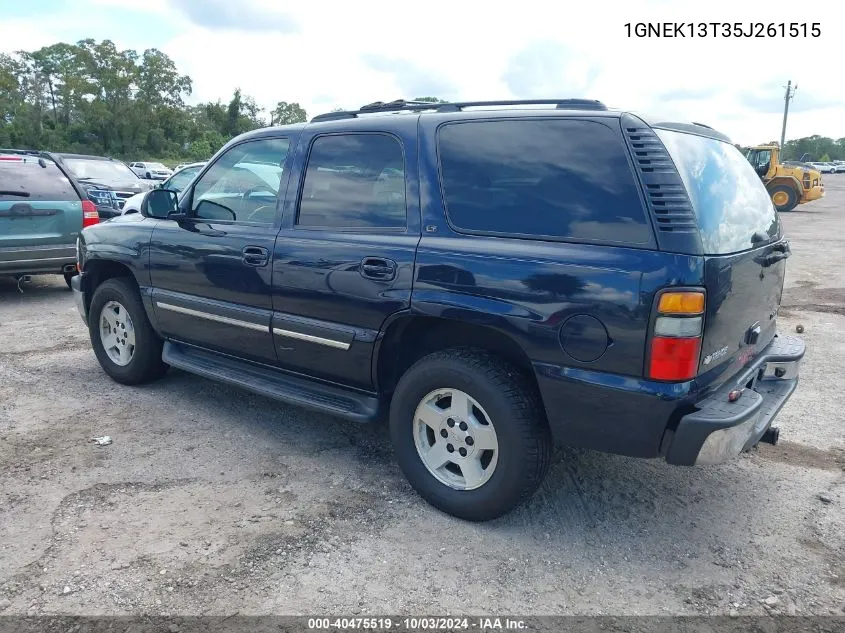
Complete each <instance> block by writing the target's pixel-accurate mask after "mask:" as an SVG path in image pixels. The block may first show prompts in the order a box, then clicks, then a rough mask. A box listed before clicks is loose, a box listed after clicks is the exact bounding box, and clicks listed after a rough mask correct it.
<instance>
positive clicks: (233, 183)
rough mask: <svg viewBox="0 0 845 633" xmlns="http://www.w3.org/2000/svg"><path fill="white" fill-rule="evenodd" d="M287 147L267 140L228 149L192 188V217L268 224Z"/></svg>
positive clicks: (273, 212) (282, 142)
mask: <svg viewBox="0 0 845 633" xmlns="http://www.w3.org/2000/svg"><path fill="white" fill-rule="evenodd" d="M289 145H290V142H289V141H288V139H286V138H268V139H261V140H258V141H248V142H246V143H241V144H240V145H236V146H234V147H232V148H231V149H229V150H228V151H227V152H226V153H225V154H223V155H222V156H221V157H220V158H219V159H217V161H216V162H215V163H214V164H213V165H212V166H211V168H210V169H209V170H208V171H207V172H205V173H204V174H203V175H202V177H201V178H200V179H199V180H198V181H197V184H196V185H195V186H194V193H193V201H192V206H191V208H192V211H193V212H194V215H196V216H197V217H199V218H204V219H207V220H235V221H238V222H259V223H262V224H272V223H273V220H274V219H275V217H276V202H277V196H278V195H279V187H280V183H281V178H282V172H283V166H284V164H285V159H286V158H287V155H288V147H289Z"/></svg>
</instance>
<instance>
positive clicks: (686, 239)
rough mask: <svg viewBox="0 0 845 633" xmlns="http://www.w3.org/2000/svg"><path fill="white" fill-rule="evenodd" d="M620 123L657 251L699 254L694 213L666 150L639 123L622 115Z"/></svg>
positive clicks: (652, 131)
mask: <svg viewBox="0 0 845 633" xmlns="http://www.w3.org/2000/svg"><path fill="white" fill-rule="evenodd" d="M620 122H621V125H622V133H623V136H624V137H625V142H626V143H627V145H628V149H629V151H630V152H631V158H632V159H633V163H634V169H635V171H636V172H637V177H638V179H639V182H640V185H641V186H642V190H643V194H644V198H645V202H646V206H647V207H648V210H649V213H650V214H651V218H652V221H653V223H654V228H655V233H656V235H657V241H658V245H659V246H660V250H666V251H672V252H679V253H686V254H691V255H697V254H700V253H701V236H700V233H699V229H698V223H697V221H696V217H695V213H694V212H693V209H692V204H691V203H690V200H689V196H687V190H686V187H685V186H684V183H683V181H682V180H681V176H680V174H678V170H677V169H676V168H675V163H674V162H672V158H671V157H670V156H669V152H668V151H667V150H666V147H665V146H664V145H663V143H662V141H661V140H660V138H659V137H658V136H657V134H655V132H654V130H652V129H651V127H649V126H648V124H646V123H645V122H644V121H642V120H641V119H638V118H637V117H635V116H633V115H630V114H624V115H623V116H622V117H621V119H620Z"/></svg>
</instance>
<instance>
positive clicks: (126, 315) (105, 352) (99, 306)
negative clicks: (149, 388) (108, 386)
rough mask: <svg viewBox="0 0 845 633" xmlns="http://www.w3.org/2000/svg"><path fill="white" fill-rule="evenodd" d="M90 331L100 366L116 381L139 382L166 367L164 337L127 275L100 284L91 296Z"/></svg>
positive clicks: (158, 373)
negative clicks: (163, 350) (153, 326)
mask: <svg viewBox="0 0 845 633" xmlns="http://www.w3.org/2000/svg"><path fill="white" fill-rule="evenodd" d="M88 331H89V333H90V336H91V345H92V347H93V348H94V353H95V354H96V355H97V360H98V361H100V366H101V367H102V368H103V370H104V371H105V372H106V373H107V374H108V375H109V376H111V377H112V378H113V379H114V380H116V381H117V382H120V383H123V384H125V385H136V384H139V383H143V382H148V381H150V380H154V379H156V378H158V377H159V376H161V375H162V374H164V372H165V371H167V365H166V364H164V363H163V362H162V360H161V349H162V345H163V343H162V340H161V339H160V338H159V337H158V335H157V334H156V333H155V330H153V328H152V326H151V325H150V322H149V320H148V319H147V313H146V312H145V310H144V306H143V304H142V303H141V298H140V297H139V296H138V290H137V289H136V288H135V286H134V284H133V283H132V282H131V281H129V280H128V279H123V278H118V279H109V280H107V281H105V282H103V283H102V284H100V286H99V287H98V288H97V290H96V291H95V292H94V296H93V297H92V298H91V308H90V310H89V312H88Z"/></svg>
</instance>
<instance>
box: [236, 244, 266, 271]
mask: <svg viewBox="0 0 845 633" xmlns="http://www.w3.org/2000/svg"><path fill="white" fill-rule="evenodd" d="M241 252H242V254H243V263H244V264H246V265H247V266H256V267H261V266H266V265H267V262H268V261H270V251H269V250H267V249H266V248H264V247H263V246H245V247H244V250H243V251H241Z"/></svg>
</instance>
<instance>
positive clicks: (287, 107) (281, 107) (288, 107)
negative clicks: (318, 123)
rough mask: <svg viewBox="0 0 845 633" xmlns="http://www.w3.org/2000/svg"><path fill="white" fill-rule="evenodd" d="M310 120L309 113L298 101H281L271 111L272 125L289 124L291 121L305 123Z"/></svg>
mask: <svg viewBox="0 0 845 633" xmlns="http://www.w3.org/2000/svg"><path fill="white" fill-rule="evenodd" d="M307 120H308V114H307V113H306V112H305V109H304V108H303V107H302V106H300V105H299V104H298V103H296V102H294V103H288V102H287V101H279V103H277V104H276V107H275V108H273V111H272V112H270V125H288V124H290V123H303V122H305V121H307Z"/></svg>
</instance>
